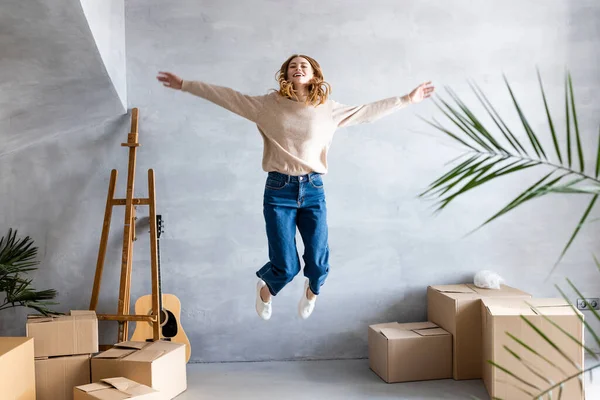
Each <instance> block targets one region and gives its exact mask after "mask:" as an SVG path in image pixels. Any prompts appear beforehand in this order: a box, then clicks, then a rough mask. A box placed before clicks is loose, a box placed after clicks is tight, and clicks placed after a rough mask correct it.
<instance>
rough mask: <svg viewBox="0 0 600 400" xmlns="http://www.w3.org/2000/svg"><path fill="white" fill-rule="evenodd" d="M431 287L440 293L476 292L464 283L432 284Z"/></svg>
mask: <svg viewBox="0 0 600 400" xmlns="http://www.w3.org/2000/svg"><path fill="white" fill-rule="evenodd" d="M431 288H432V289H434V290H437V291H438V292H442V293H476V292H475V291H474V290H473V289H471V288H470V287H469V286H467V285H466V284H458V285H432V286H431Z"/></svg>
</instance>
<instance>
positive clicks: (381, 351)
mask: <svg viewBox="0 0 600 400" xmlns="http://www.w3.org/2000/svg"><path fill="white" fill-rule="evenodd" d="M427 316H428V318H427V319H428V322H425V323H408V324H406V323H404V324H400V323H386V324H377V325H371V326H370V327H369V364H370V367H371V369H372V370H373V371H374V372H375V373H377V374H378V375H379V376H380V377H381V378H382V379H383V380H384V381H386V382H388V383H392V382H406V381H418V380H431V379H445V378H454V379H455V380H464V379H483V382H484V384H485V387H486V389H487V391H488V393H489V394H490V396H491V397H492V398H506V399H515V400H518V399H529V398H531V397H532V396H533V395H531V396H530V395H529V394H528V393H527V392H529V393H533V394H535V393H536V389H534V388H532V387H528V386H525V385H522V384H521V382H519V380H518V379H517V378H516V377H518V378H523V379H525V380H526V381H528V382H531V383H533V384H534V385H535V386H536V387H538V388H541V389H542V390H544V389H547V388H549V387H551V386H552V384H553V382H557V381H560V380H561V379H564V378H565V377H566V376H570V375H572V374H575V373H577V371H578V369H577V368H578V367H583V357H584V355H583V348H582V347H581V346H580V345H578V344H577V343H576V342H575V341H574V340H572V338H576V339H577V340H578V341H579V342H580V343H583V334H584V332H583V322H582V321H583V315H582V314H581V313H580V312H578V311H577V310H574V309H573V308H572V307H571V305H570V304H569V303H567V302H566V301H564V300H563V299H535V298H532V296H531V295H530V294H528V293H525V292H523V291H521V290H518V289H515V288H512V287H509V286H505V285H503V286H502V287H501V288H500V289H481V288H478V287H476V286H474V285H471V284H459V285H440V286H429V287H428V288H427ZM521 316H526V318H527V319H528V321H530V323H531V325H533V326H534V327H537V328H541V330H542V331H543V332H544V333H545V334H546V335H547V338H548V339H549V340H550V341H552V342H554V343H557V344H559V346H560V347H561V349H563V351H564V354H561V353H560V352H558V351H556V349H554V348H553V347H552V346H551V344H550V343H549V342H548V341H546V340H545V339H544V338H543V337H542V336H540V335H539V334H538V333H537V332H536V330H535V329H534V328H532V327H531V326H530V325H529V324H528V323H527V322H526V321H525V320H524V319H523V318H522V317H521ZM565 333H566V334H565ZM509 334H511V335H513V336H514V337H515V338H517V339H518V340H521V341H523V342H524V343H526V344H528V345H530V346H532V347H533V348H534V350H535V351H536V352H537V354H536V353H534V352H532V351H530V350H529V349H527V348H526V347H524V346H521V345H520V344H519V343H518V342H517V341H516V340H514V339H513V338H511V336H509ZM569 335H570V336H571V337H572V338H570V337H569ZM505 346H506V347H508V348H509V349H510V351H512V352H513V353H511V352H509V351H508V350H506V348H505ZM540 354H541V355H543V357H540V356H539V355H540ZM517 357H519V358H520V360H519V359H518V358H517ZM488 360H489V361H492V362H494V363H496V364H498V365H500V366H503V367H505V368H507V369H508V370H509V371H511V372H513V373H514V374H515V375H516V377H515V376H512V375H510V374H508V373H506V372H504V371H503V370H501V369H499V368H495V367H493V366H492V365H491V364H490V363H489V362H488ZM569 360H571V361H573V363H571V362H570V361H569ZM519 387H520V389H519ZM557 393H558V389H556V390H555V391H554V394H557ZM562 394H563V398H568V399H573V400H576V399H581V400H583V399H584V388H583V384H582V383H581V384H580V382H579V381H578V380H577V379H575V380H572V381H571V382H570V383H569V384H568V385H566V386H565V387H564V388H563V392H562Z"/></svg>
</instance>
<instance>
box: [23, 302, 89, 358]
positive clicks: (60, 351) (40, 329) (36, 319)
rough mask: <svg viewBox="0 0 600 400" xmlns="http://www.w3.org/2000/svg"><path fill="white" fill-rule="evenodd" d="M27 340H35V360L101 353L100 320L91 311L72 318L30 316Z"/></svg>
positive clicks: (80, 312) (72, 313) (80, 311)
mask: <svg viewBox="0 0 600 400" xmlns="http://www.w3.org/2000/svg"><path fill="white" fill-rule="evenodd" d="M26 331H27V336H29V337H32V338H35V343H34V344H35V356H36V357H55V356H70V355H77V354H91V353H97V352H98V318H97V317H96V313H95V312H94V311H91V310H72V311H71V312H70V315H57V316H49V317H46V316H41V315H29V316H28V317H27V323H26Z"/></svg>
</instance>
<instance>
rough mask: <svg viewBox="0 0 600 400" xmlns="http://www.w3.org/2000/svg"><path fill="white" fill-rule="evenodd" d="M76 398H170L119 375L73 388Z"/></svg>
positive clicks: (94, 399) (106, 399) (115, 399)
mask: <svg viewBox="0 0 600 400" xmlns="http://www.w3.org/2000/svg"><path fill="white" fill-rule="evenodd" d="M72 391H73V397H74V400H120V399H135V400H168V399H169V397H166V396H165V395H164V394H162V393H160V392H158V391H157V390H155V389H152V388H151V387H148V386H146V385H142V384H140V383H137V382H134V381H132V380H130V379H127V378H123V377H117V378H109V379H103V380H102V381H100V382H94V383H90V384H87V385H81V386H76V387H74V388H73V389H72Z"/></svg>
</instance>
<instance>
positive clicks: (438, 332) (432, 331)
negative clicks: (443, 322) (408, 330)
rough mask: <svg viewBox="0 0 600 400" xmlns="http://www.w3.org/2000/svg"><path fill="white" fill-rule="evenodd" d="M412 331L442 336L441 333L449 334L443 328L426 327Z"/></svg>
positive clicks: (422, 334) (425, 334) (419, 333)
mask: <svg viewBox="0 0 600 400" xmlns="http://www.w3.org/2000/svg"><path fill="white" fill-rule="evenodd" d="M413 332H415V333H416V334H418V335H421V336H443V335H449V334H450V333H448V332H446V331H445V330H443V329H442V328H437V327H436V328H426V329H415V330H414V331H413Z"/></svg>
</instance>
